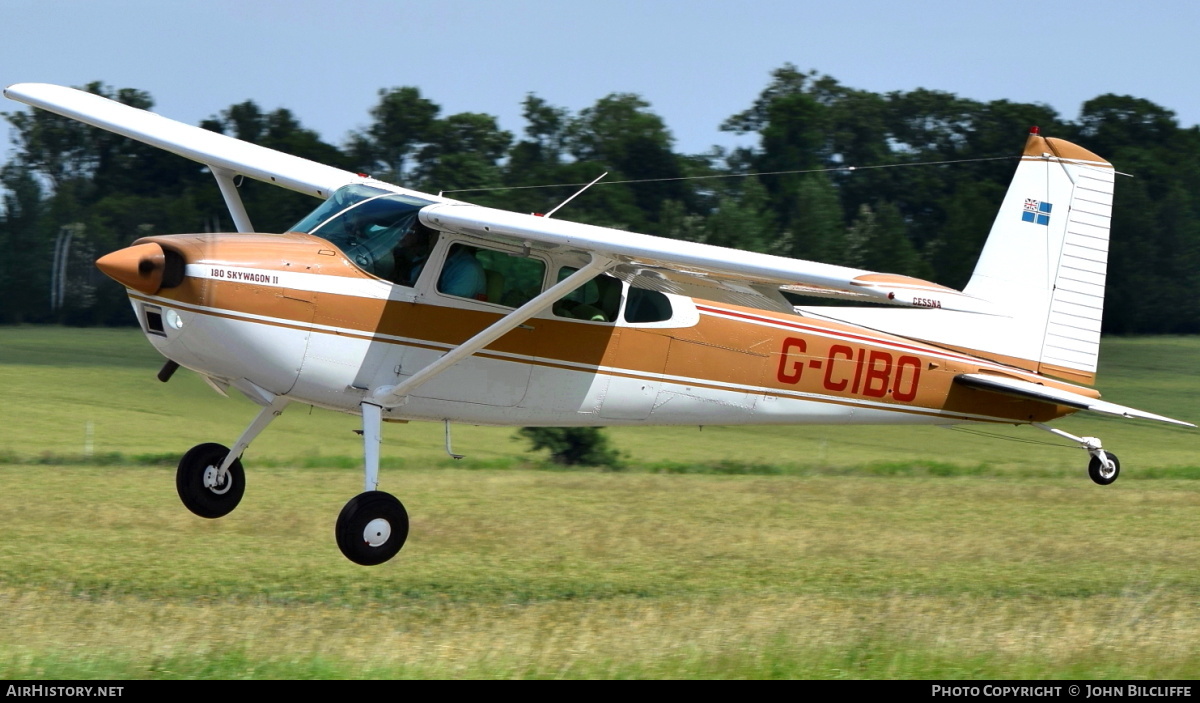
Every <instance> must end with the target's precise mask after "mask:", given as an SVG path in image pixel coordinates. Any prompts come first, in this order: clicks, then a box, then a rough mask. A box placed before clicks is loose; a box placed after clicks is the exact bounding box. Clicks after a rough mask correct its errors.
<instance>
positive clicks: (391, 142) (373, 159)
mask: <svg viewBox="0 0 1200 703" xmlns="http://www.w3.org/2000/svg"><path fill="white" fill-rule="evenodd" d="M441 110H442V109H441V107H440V106H438V105H437V104H436V103H434V102H432V101H431V100H427V99H426V98H423V97H421V90H420V89H419V88H414V87H411V86H407V87H403V88H391V89H389V90H384V89H380V91H379V103H378V104H376V105H375V107H373V108H371V118H372V120H373V122H372V123H371V125H370V126H369V127H367V128H366V129H365V130H363V131H359V132H355V133H354V134H352V135H351V137H350V144H349V148H348V150H349V152H350V155H351V157H352V158H353V160H354V162H355V163H356V164H357V165H358V167H359V168H360V169H362V170H365V171H367V172H369V173H371V174H372V175H374V176H376V177H377V178H380V179H382V180H386V181H391V182H394V183H399V184H404V182H405V180H406V179H407V178H408V172H407V165H408V160H409V158H410V157H412V156H413V155H415V154H416V152H417V151H418V149H420V147H421V145H423V144H425V143H427V142H428V140H429V137H430V133H431V130H432V129H433V125H434V121H435V120H436V119H437V116H438V113H439V112H441Z"/></svg>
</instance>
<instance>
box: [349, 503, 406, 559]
mask: <svg viewBox="0 0 1200 703" xmlns="http://www.w3.org/2000/svg"><path fill="white" fill-rule="evenodd" d="M335 534H336V536H337V545H338V549H340V550H342V554H345V555H346V558H347V559H349V560H350V561H352V562H354V563H355V564H362V565H363V566H375V565H376V564H382V563H383V562H385V561H387V560H388V559H391V558H392V557H394V556H396V553H397V552H399V551H400V548H401V547H403V546H404V541H405V540H407V539H408V511H407V510H405V509H404V505H403V504H402V503H401V502H400V501H399V500H397V499H396V497H395V496H393V495H392V494H390V493H384V492H383V491H367V492H366V493H359V494H358V495H356V496H354V497H353V498H351V499H350V502H349V503H346V507H344V508H342V512H341V513H340V514H339V515H338V519H337V528H336V530H335Z"/></svg>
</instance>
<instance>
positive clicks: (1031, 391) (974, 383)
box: [954, 373, 1195, 427]
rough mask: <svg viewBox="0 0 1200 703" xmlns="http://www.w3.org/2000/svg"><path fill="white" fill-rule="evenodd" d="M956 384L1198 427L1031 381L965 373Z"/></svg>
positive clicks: (1002, 393)
mask: <svg viewBox="0 0 1200 703" xmlns="http://www.w3.org/2000/svg"><path fill="white" fill-rule="evenodd" d="M954 382H955V383H958V384H960V385H963V386H967V387H968V388H976V389H979V390H985V391H991V392H993V393H1000V394H1001V395H1008V396H1013V397H1016V398H1025V399H1029V400H1038V401H1041V402H1049V403H1056V404H1058V405H1066V406H1067V407H1071V408H1080V409H1081V410H1091V411H1093V412H1098V413H1104V414H1106V415H1119V416H1121V417H1131V418H1132V417H1138V418H1142V419H1144V420H1157V421H1159V422H1167V423H1170V424H1172V425H1183V426H1184V427H1195V425H1193V424H1192V423H1190V422H1183V421H1181V420H1173V419H1171V418H1169V417H1164V416H1162V415H1155V414H1154V413H1148V412H1146V411H1144V410H1138V409H1136V408H1129V407H1125V406H1124V405H1117V404H1116V403H1109V402H1107V401H1104V400H1100V399H1099V398H1091V397H1088V396H1086V395H1083V394H1081V393H1073V392H1071V391H1068V390H1064V389H1061V388H1050V387H1048V386H1043V385H1041V384H1038V383H1033V382H1030V381H1022V380H1020V379H1016V378H1005V377H1002V376H994V375H990V374H981V373H964V374H959V375H958V376H955V377H954Z"/></svg>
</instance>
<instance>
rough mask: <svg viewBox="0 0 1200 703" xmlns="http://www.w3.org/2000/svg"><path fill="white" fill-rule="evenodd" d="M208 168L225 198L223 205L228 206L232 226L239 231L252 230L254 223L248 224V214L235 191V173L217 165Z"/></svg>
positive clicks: (240, 197)
mask: <svg viewBox="0 0 1200 703" xmlns="http://www.w3.org/2000/svg"><path fill="white" fill-rule="evenodd" d="M208 169H209V170H210V171H212V175H213V177H214V178H216V179H217V185H218V186H220V187H221V197H222V198H225V206H226V207H228V208H229V215H230V216H231V217H232V218H233V226H234V227H236V228H237V231H239V232H253V231H254V225H252V224H250V215H248V214H246V206H245V205H243V204H242V196H241V195H240V194H239V193H238V192H237V183H236V182H235V181H234V177H235V176H236V175H237V174H235V173H234V172H233V171H230V170H229V169H225V168H221V167H219V166H209V167H208Z"/></svg>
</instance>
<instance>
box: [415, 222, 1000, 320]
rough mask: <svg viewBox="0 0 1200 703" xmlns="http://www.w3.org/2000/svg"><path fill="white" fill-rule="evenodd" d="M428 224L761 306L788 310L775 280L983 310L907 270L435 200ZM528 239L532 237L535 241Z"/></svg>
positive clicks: (647, 284) (694, 293) (828, 292)
mask: <svg viewBox="0 0 1200 703" xmlns="http://www.w3.org/2000/svg"><path fill="white" fill-rule="evenodd" d="M421 220H422V221H423V222H425V223H426V224H428V225H429V226H431V227H434V228H436V229H440V230H444V231H450V232H457V233H461V234H471V235H474V236H478V237H497V236H500V237H505V238H509V239H511V240H514V241H517V242H521V243H524V244H525V246H536V244H541V245H543V246H550V247H566V248H569V249H579V250H583V251H588V252H596V253H600V254H602V255H604V256H608V257H611V258H614V259H617V260H618V261H619V262H620V263H618V264H617V265H616V266H615V267H614V268H613V269H611V270H610V271H609V273H611V274H613V275H614V276H616V277H618V278H621V279H624V280H626V281H628V282H629V283H630V284H631V285H633V286H635V287H637V288H648V289H651V290H658V291H662V292H664V293H676V294H680V295H687V296H691V297H694V298H701V299H705V300H717V301H721V302H728V303H733V304H736V305H745V306H748V307H757V308H764V309H769V310H783V311H787V312H792V311H793V306H792V304H791V303H790V302H788V300H787V299H786V298H784V297H783V295H782V294H781V293H780V288H781V287H786V288H787V289H788V290H791V291H794V292H797V293H802V294H804V295H815V296H820V297H838V298H850V299H854V300H858V301H859V302H875V303H887V304H891V305H900V306H909V307H936V308H944V309H950V310H960V311H965V312H978V313H985V312H989V311H990V309H991V306H990V305H989V304H988V303H987V302H986V301H983V300H980V299H978V298H972V297H970V296H967V295H965V294H963V293H960V292H958V291H956V290H953V289H951V288H946V287H944V286H940V285H938V284H936V283H930V282H929V281H923V280H920V279H917V278H911V277H908V276H898V275H892V274H881V273H875V272H872V271H864V270H862V269H855V268H847V267H845V266H834V265H832V264H822V263H817V262H815V261H805V260H803V259H788V258H784V257H782V256H772V255H770V254H759V253H755V252H748V251H741V250H737V249H727V248H725V247H718V246H713V245H711V244H701V243H698V242H686V241H680V240H675V239H666V238H664V237H654V236H651V235H647V234H637V233H633V232H624V231H621V230H615V229H610V228H607V227H596V226H592V225H584V224H579V223H575V222H567V221H564V220H552V219H547V218H544V217H537V216H533V215H523V214H520V213H515V212H508V211H505V210H496V209H493V208H487V207H480V206H477V205H467V204H465V203H440V204H437V205H431V206H429V207H426V208H425V209H423V210H422V211H421ZM535 243H536V244H535Z"/></svg>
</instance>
